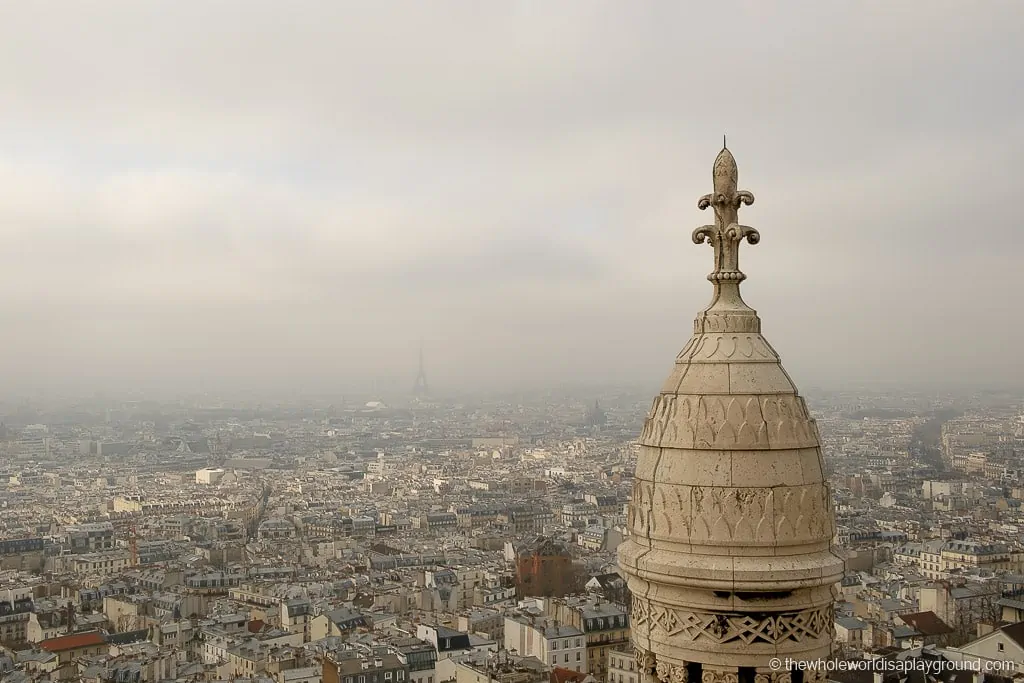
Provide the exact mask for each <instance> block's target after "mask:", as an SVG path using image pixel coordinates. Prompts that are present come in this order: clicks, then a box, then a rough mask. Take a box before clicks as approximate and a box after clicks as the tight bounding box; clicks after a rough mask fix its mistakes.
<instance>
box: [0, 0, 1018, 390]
mask: <svg viewBox="0 0 1024 683" xmlns="http://www.w3.org/2000/svg"><path fill="white" fill-rule="evenodd" d="M398 7H399V6H396V4H385V3H363V4H355V5H352V4H342V3H337V2H300V3H297V4H294V5H292V4H289V5H287V6H285V5H284V4H281V3H275V2H258V1H253V0H249V1H247V2H244V3H243V2H213V3H163V2H146V3H138V2H104V3H90V4H88V5H86V4H78V3H44V2H38V3H17V4H10V5H9V6H8V7H5V9H4V11H3V20H2V22H0V82H2V83H3V84H4V85H3V87H2V88H0V111H2V112H3V117H2V125H0V234H2V239H3V249H2V252H0V254H2V257H0V258H2V261H0V320H3V321H4V329H5V334H4V341H3V350H4V351H3V354H2V355H0V376H2V377H3V378H4V386H5V389H6V391H7V393H8V394H15V393H18V392H30V391H36V390H41V389H45V390H52V391H87V392H91V391H94V390H102V391H108V390H109V391H125V390H132V389H139V388H143V389H147V388H148V389H159V390H165V391H179V390H193V389H197V388H204V389H211V390H231V389H235V388H239V387H241V388H246V389H248V388H256V389H276V388H279V389H287V390H299V389H304V388H309V389H315V390H323V389H326V388H330V387H337V386H345V385H349V384H353V383H357V384H358V383H363V384H365V383H368V382H371V381H373V380H380V381H382V382H386V383H391V384H392V385H394V386H399V387H407V386H409V385H410V384H411V382H412V380H413V378H414V377H415V374H416V362H417V352H418V348H419V342H420V339H422V340H423V347H424V350H425V356H426V363H427V373H428V376H429V377H430V380H431V384H432V386H434V387H436V388H437V389H438V390H440V391H443V390H445V389H458V390H481V389H496V388H543V387H545V386H550V385H553V384H558V383H579V384H589V383H600V384H608V383H629V384H632V385H639V386H647V387H650V388H651V389H652V390H653V388H655V387H656V386H657V385H658V384H659V383H660V381H661V380H662V379H663V378H664V376H665V374H666V373H667V371H668V366H669V365H670V363H671V359H672V358H673V356H674V354H675V353H676V352H677V351H678V350H679V349H680V348H682V346H683V345H684V344H685V343H686V341H687V339H688V338H689V335H690V333H691V329H692V328H691V325H692V319H693V315H694V313H695V312H696V311H697V310H698V309H700V308H702V307H703V306H704V305H706V303H707V301H708V300H709V298H710V295H711V287H710V285H709V284H708V283H707V282H706V281H705V279H704V276H705V275H706V274H707V273H708V272H709V271H710V270H711V267H712V262H711V251H710V250H709V249H708V248H707V246H702V247H697V246H695V245H693V244H692V242H691V239H690V233H691V231H692V230H693V229H694V228H695V227H697V226H699V225H702V224H705V223H708V222H710V221H711V217H710V216H709V215H707V213H701V212H700V211H698V210H697V208H696V200H697V198H698V197H699V196H700V194H702V193H704V192H710V191H711V160H712V159H713V158H714V155H715V154H716V153H717V152H718V150H719V149H720V147H721V139H722V134H723V133H726V134H728V145H729V148H730V149H731V150H733V151H734V153H735V155H736V158H737V161H738V164H739V172H740V178H739V184H740V187H741V188H743V189H748V190H750V191H752V192H753V193H754V194H755V195H756V196H757V198H758V201H757V203H756V204H755V205H754V206H752V207H750V208H749V209H745V210H744V213H743V214H742V219H743V221H744V222H745V223H746V224H749V225H752V226H754V227H756V228H757V229H758V230H760V232H761V236H762V240H761V243H760V244H759V245H757V246H754V247H745V248H744V250H743V251H742V254H741V263H742V266H743V269H744V271H745V272H746V273H747V275H748V276H749V280H748V282H747V283H745V285H744V293H745V298H746V300H747V301H748V303H750V305H751V306H752V307H754V308H755V309H757V310H758V311H759V313H760V314H761V315H762V317H763V319H764V320H765V326H764V333H765V336H766V338H767V339H768V340H769V341H770V342H771V343H772V344H773V345H774V347H775V348H776V349H777V350H778V351H779V353H780V354H782V355H783V356H784V357H785V358H786V359H787V368H788V369H789V371H791V372H792V373H793V374H794V375H795V376H798V377H800V378H801V384H802V385H803V386H807V387H814V386H836V385H843V384H848V383H852V382H869V383H870V382H889V383H893V384H897V385H899V384H902V385H913V384H922V383H930V384H933V385H943V384H951V385H967V384H971V385H995V384H1005V383H1018V382H1020V381H1021V380H1024V369H1022V368H1024V365H1022V364H1021V363H1019V362H1017V361H1016V360H1015V355H1014V353H1013V349H1014V346H1015V343H1016V342H1017V341H1018V340H1019V339H1020V337H1021V334H1022V332H1024V329H1022V326H1024V323H1022V322H1021V320H1022V319H1021V317H1020V316H1019V315H1017V314H1016V312H1017V311H1018V310H1019V306H1020V302H1019V292H1020V283H1019V280H1018V278H1019V272H1020V270H1021V269H1020V254H1021V253H1022V249H1024V237H1022V232H1021V230H1020V229H1019V225H1018V222H1017V221H1016V220H1015V219H1014V218H1013V217H1011V211H1012V207H1013V200H1014V199H1016V196H1015V195H1016V193H1017V192H1018V191H1019V190H1018V187H1017V186H1018V185H1019V182H1020V180H1019V179H1020V174H1019V172H1018V171H1017V169H1016V168H1015V166H1014V165H1015V164H1018V163H1020V159H1021V157H1022V155H1024V154H1022V153H1024V124H1022V122H1021V117H1020V115H1019V109H1020V104H1021V101H1020V88H1019V84H1020V83H1021V80H1022V79H1021V77H1022V73H1021V66H1020V64H1022V63H1024V60H1022V59H1021V57H1020V54H1019V52H1020V45H1019V40H1018V39H1017V32H1019V27H1020V26H1021V25H1024V6H1022V5H1021V4H1020V3H1016V2H995V1H993V2H985V3H984V7H983V11H976V10H975V9H974V8H972V7H969V6H968V5H965V4H963V3H956V2H932V3H897V4H891V3H881V2H860V3H813V2H788V3H722V2H717V3H706V4H704V5H703V6H701V5H698V4H693V3H671V2H653V3H642V4H639V3H616V2H565V3H537V2H515V3H511V2H510V3H479V2H432V3H403V4H400V9H398ZM1015 65H1016V66H1015ZM836 359H841V362H839V363H837V361H836ZM647 393H650V392H649V391H648V392H647Z"/></svg>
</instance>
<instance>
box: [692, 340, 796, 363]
mask: <svg viewBox="0 0 1024 683" xmlns="http://www.w3.org/2000/svg"><path fill="white" fill-rule="evenodd" d="M778 360H779V357H778V356H777V355H775V353H774V352H772V350H771V349H770V348H769V347H768V344H767V343H766V342H765V340H764V338H763V337H762V336H761V335H759V334H698V335H694V336H693V337H690V341H689V342H687V344H686V346H685V347H683V350H682V351H680V352H679V355H677V356H676V362H677V363H715V362H719V363H742V362H745V361H751V362H755V363H762V362H765V361H774V362H778Z"/></svg>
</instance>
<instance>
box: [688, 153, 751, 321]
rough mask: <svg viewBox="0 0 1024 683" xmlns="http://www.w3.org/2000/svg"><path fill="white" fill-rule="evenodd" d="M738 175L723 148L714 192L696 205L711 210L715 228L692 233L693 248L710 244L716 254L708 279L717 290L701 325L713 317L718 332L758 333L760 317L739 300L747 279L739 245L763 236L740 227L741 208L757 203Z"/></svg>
mask: <svg viewBox="0 0 1024 683" xmlns="http://www.w3.org/2000/svg"><path fill="white" fill-rule="evenodd" d="M739 175H740V174H739V168H738V167H737V166H736V159H735V158H734V157H733V155H732V152H730V151H729V149H728V148H726V147H723V148H722V151H721V152H719V153H718V157H716V158H715V165H714V167H713V171H712V180H713V182H714V185H713V187H714V190H715V191H714V192H712V193H711V194H706V195H704V196H703V197H701V198H700V200H698V202H697V208H699V209H700V210H701V211H703V210H705V209H707V208H708V207H709V206H710V207H711V208H713V209H714V211H715V222H714V224H713V225H702V226H701V227H699V228H697V229H696V230H694V231H693V242H694V244H703V243H704V242H707V243H708V244H710V245H711V246H712V248H713V249H714V250H715V269H714V270H713V271H711V273H710V274H709V275H708V280H710V281H711V283H712V284H713V285H714V286H715V290H714V295H713V297H712V299H711V305H710V306H708V308H707V309H706V310H705V311H704V313H705V315H704V317H703V318H698V321H699V322H700V323H703V322H706V321H707V319H708V318H707V316H708V315H711V317H712V318H715V319H716V320H715V322H713V323H710V324H712V325H717V326H718V328H716V329H721V331H723V332H758V331H760V323H759V322H758V320H757V314H756V313H755V312H754V311H753V310H752V309H751V308H750V307H749V306H747V305H746V304H745V303H744V302H743V298H742V297H741V296H740V283H741V282H743V281H744V280H746V279H747V276H746V275H744V274H743V271H741V270H740V244H741V243H742V242H743V240H747V242H749V243H750V244H757V243H758V242H760V241H761V235H760V233H758V232H757V230H754V229H753V228H751V227H748V226H746V225H740V224H739V210H740V207H741V206H750V205H751V204H753V203H754V195H753V194H751V193H750V192H747V191H746V190H740V189H738V187H739ZM730 319H732V320H730ZM723 325H724V326H725V327H722V326H723ZM694 331H695V332H699V331H702V330H700V329H695V330H694Z"/></svg>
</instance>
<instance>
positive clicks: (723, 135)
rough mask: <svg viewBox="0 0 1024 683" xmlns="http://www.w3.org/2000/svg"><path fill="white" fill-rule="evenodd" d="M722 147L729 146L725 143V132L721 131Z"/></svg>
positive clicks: (726, 147)
mask: <svg viewBox="0 0 1024 683" xmlns="http://www.w3.org/2000/svg"><path fill="white" fill-rule="evenodd" d="M722 149H729V147H728V146H727V145H726V144H725V133H722Z"/></svg>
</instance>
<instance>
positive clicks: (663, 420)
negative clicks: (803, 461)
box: [640, 394, 819, 450]
mask: <svg viewBox="0 0 1024 683" xmlns="http://www.w3.org/2000/svg"><path fill="white" fill-rule="evenodd" d="M640 443H641V444H643V445H645V446H651V447H655V448H659V447H660V448H682V449H691V448H695V449H700V450H769V449H793V448H813V447H815V446H817V445H818V443H819V442H818V434H817V428H816V426H815V425H814V424H813V422H812V421H811V420H810V419H809V417H808V415H807V412H806V410H805V408H804V406H803V401H802V400H801V399H800V397H799V396H795V395H793V394H784V395H781V396H702V397H697V396H685V395H684V396H677V395H674V394H661V395H659V396H658V397H657V398H656V399H655V402H654V406H653V407H652V409H651V414H650V417H648V418H647V421H646V422H645V423H644V429H643V431H642V432H641V435H640Z"/></svg>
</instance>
